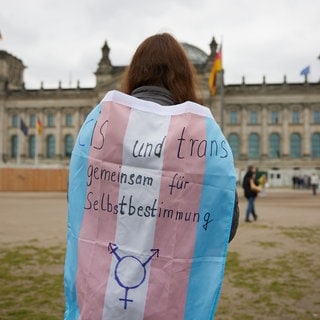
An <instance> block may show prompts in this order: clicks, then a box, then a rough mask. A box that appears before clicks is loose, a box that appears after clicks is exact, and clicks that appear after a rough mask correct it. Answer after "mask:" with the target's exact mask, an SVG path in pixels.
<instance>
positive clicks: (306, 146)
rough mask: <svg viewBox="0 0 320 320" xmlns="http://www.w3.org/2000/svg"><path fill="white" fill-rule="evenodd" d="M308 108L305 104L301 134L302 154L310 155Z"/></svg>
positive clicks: (304, 155)
mask: <svg viewBox="0 0 320 320" xmlns="http://www.w3.org/2000/svg"><path fill="white" fill-rule="evenodd" d="M310 139H311V137H310V108H309V106H305V107H304V109H303V135H302V156H303V157H310V155H311V142H310Z"/></svg>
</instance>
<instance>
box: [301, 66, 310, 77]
mask: <svg viewBox="0 0 320 320" xmlns="http://www.w3.org/2000/svg"><path fill="white" fill-rule="evenodd" d="M309 73H310V66H307V67H305V68H304V69H302V70H301V72H300V75H301V76H305V77H306V76H307V75H308V74H309Z"/></svg>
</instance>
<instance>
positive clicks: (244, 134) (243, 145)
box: [240, 106, 248, 160]
mask: <svg viewBox="0 0 320 320" xmlns="http://www.w3.org/2000/svg"><path fill="white" fill-rule="evenodd" d="M240 110H241V111H240V112H241V119H240V120H241V129H240V159H241V160H246V159H247V158H248V130H247V117H248V112H247V110H246V108H245V107H244V106H241V109H240Z"/></svg>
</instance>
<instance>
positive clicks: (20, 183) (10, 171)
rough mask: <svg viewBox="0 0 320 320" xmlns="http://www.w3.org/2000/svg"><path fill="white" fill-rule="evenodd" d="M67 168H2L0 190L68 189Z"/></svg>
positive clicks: (0, 169) (0, 170)
mask: <svg viewBox="0 0 320 320" xmlns="http://www.w3.org/2000/svg"><path fill="white" fill-rule="evenodd" d="M68 173H69V170H68V169H67V168H0V191H66V190H67V185H68Z"/></svg>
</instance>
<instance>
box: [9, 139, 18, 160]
mask: <svg viewBox="0 0 320 320" xmlns="http://www.w3.org/2000/svg"><path fill="white" fill-rule="evenodd" d="M18 145H19V142H18V136H17V135H16V134H15V135H13V136H11V158H17V157H18Z"/></svg>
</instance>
